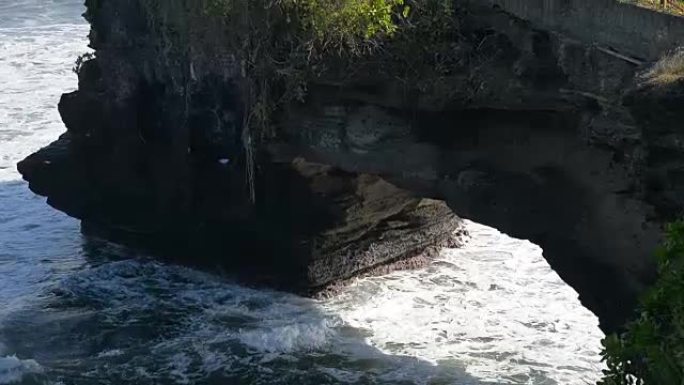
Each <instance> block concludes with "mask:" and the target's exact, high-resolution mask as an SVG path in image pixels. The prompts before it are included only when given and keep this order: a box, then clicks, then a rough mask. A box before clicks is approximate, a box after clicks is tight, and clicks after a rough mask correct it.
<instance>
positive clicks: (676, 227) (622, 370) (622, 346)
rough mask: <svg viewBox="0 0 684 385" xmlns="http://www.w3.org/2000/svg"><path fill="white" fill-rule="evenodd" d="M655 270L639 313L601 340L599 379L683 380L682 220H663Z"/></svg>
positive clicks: (664, 383) (624, 382) (646, 383)
mask: <svg viewBox="0 0 684 385" xmlns="http://www.w3.org/2000/svg"><path fill="white" fill-rule="evenodd" d="M658 273H659V278H658V280H657V281H656V283H655V284H654V286H653V287H652V288H651V289H650V290H649V291H648V293H647V294H646V295H645V296H644V297H643V299H642V301H641V306H640V309H639V310H640V313H639V318H638V319H636V320H635V321H632V322H631V323H629V324H628V325H627V328H626V331H625V332H624V333H622V334H621V335H619V336H618V335H611V336H608V337H607V338H606V339H605V340H604V341H603V344H604V352H603V357H604V360H605V361H606V363H607V365H608V370H607V371H605V378H604V380H603V381H601V382H599V384H601V385H681V384H684V222H676V223H673V224H671V225H670V226H668V229H667V240H666V242H665V245H664V246H663V248H662V249H661V250H660V251H659V252H658Z"/></svg>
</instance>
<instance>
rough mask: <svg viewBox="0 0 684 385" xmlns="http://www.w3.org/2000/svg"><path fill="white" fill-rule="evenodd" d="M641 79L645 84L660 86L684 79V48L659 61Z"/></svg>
mask: <svg viewBox="0 0 684 385" xmlns="http://www.w3.org/2000/svg"><path fill="white" fill-rule="evenodd" d="M642 78H643V80H644V81H645V82H646V83H650V84H653V85H660V86H663V85H667V84H671V83H674V82H675V81H678V80H681V79H684V48H680V49H678V50H676V51H674V52H673V53H672V54H670V55H667V56H665V57H663V58H662V59H660V60H659V61H658V62H657V63H656V64H654V65H653V67H651V69H649V70H648V71H647V72H645V73H644V74H643V75H642Z"/></svg>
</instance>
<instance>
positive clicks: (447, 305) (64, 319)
mask: <svg viewBox="0 0 684 385" xmlns="http://www.w3.org/2000/svg"><path fill="white" fill-rule="evenodd" d="M82 12H83V8H82V0H16V1H10V0H0V85H1V87H2V91H0V385H2V384H55V385H57V384H63V385H70V384H136V385H138V384H143V385H144V384H298V385H304V384H316V385H318V384H435V385H437V384H458V385H460V384H464V385H465V384H535V385H542V384H544V385H548V384H563V385H565V384H571V385H572V384H591V383H594V382H595V381H596V380H597V379H598V378H599V377H600V372H601V369H602V368H603V366H602V363H601V362H600V358H599V355H598V354H599V351H600V339H601V338H602V337H603V334H602V333H601V331H600V330H599V328H598V320H597V318H596V317H595V316H594V315H593V314H592V313H591V312H589V311H588V310H586V309H585V308H584V307H582V306H581V304H580V302H579V300H578V298H577V293H576V292H575V291H574V290H573V289H572V288H570V287H569V286H568V285H566V284H565V283H564V282H563V281H562V280H561V279H560V278H559V277H558V275H557V274H556V273H555V272H553V270H552V269H551V268H550V267H549V265H548V264H547V263H546V261H545V260H544V259H543V257H542V251H541V249H539V248H538V247H537V246H535V245H533V244H531V243H529V242H526V241H521V240H516V239H512V238H510V237H507V236H506V235H504V234H501V233H499V232H497V231H496V230H494V229H491V228H487V227H485V226H481V225H478V224H475V223H468V228H469V231H470V233H471V239H470V240H469V241H468V244H467V245H466V246H465V247H464V248H462V249H448V250H444V251H443V252H442V253H441V255H440V257H439V258H438V259H437V260H436V261H435V262H434V263H432V264H431V265H430V266H428V267H427V268H425V269H421V270H417V271H405V272H396V273H392V274H389V275H387V276H383V277H375V278H366V279H359V280H356V281H354V282H352V284H351V285H350V286H349V287H347V288H345V289H344V290H343V291H342V293H341V294H340V295H339V296H336V297H334V298H331V299H327V300H312V299H307V298H301V297H298V296H294V295H291V294H287V293H281V292H276V291H270V290H256V289H251V288H246V287H242V286H240V285H238V284H236V283H233V282H230V281H227V280H225V279H223V278H220V277H218V276H214V275H212V274H210V273H207V272H202V271H197V270H193V269H189V268H187V267H181V266H174V265H168V264H164V263H161V262H158V261H155V260H153V259H150V258H148V257H147V256H145V255H141V254H140V253H138V252H136V251H135V250H131V249H128V248H126V247H122V246H118V245H114V244H111V243H108V242H106V241H103V240H99V239H94V238H85V237H83V236H82V235H81V234H80V233H79V226H78V223H77V221H75V220H73V219H71V218H68V217H66V216H65V215H63V214H61V213H59V212H56V211H55V210H52V209H51V208H49V207H48V206H47V205H46V204H45V202H44V199H43V198H40V197H37V196H35V195H33V194H32V193H31V192H30V191H28V188H27V186H26V184H25V183H24V182H23V181H21V178H20V176H19V175H18V173H17V172H16V170H15V164H16V162H17V161H19V160H21V159H22V158H23V157H24V156H26V155H28V154H30V153H31V152H32V151H34V150H36V149H38V148H40V147H41V146H44V145H46V144H48V143H49V142H50V141H52V140H54V139H55V138H56V137H57V136H58V135H59V134H60V133H62V132H63V131H64V127H63V125H62V123H61V121H60V119H59V115H58V113H57V108H56V105H57V102H58V100H59V96H60V94H61V93H63V92H68V91H71V90H73V89H74V88H75V86H76V78H75V76H74V74H73V73H72V72H71V68H72V66H73V63H74V61H75V58H76V57H77V56H78V55H79V54H81V53H84V52H87V51H88V48H87V47H86V38H85V37H86V34H87V32H88V26H87V25H86V24H85V22H84V21H83V20H82V19H81V17H80V14H81V13H82Z"/></svg>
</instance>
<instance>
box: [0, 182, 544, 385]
mask: <svg viewBox="0 0 684 385" xmlns="http://www.w3.org/2000/svg"><path fill="white" fill-rule="evenodd" d="M0 207H2V212H0V245H1V247H0V276H2V280H0V309H2V310H0V383H1V381H2V377H3V375H7V374H8V373H10V372H11V371H15V372H17V371H22V370H23V371H25V373H22V374H23V376H21V377H22V380H21V382H19V383H21V384H26V385H28V384H50V383H61V384H65V385H67V384H141V385H142V384H176V383H192V384H336V383H354V384H486V382H482V381H481V380H478V379H477V378H474V377H472V376H470V375H468V374H467V373H466V372H465V370H464V367H463V364H462V363H460V362H456V361H448V360H447V361H442V362H439V363H437V364H433V363H430V362H427V361H423V360H420V359H417V358H413V357H406V356H397V355H390V354H385V353H383V352H382V351H380V350H378V349H376V348H374V347H372V346H369V345H368V343H367V342H366V340H365V337H366V336H368V334H369V333H370V331H366V330H360V329H355V328H352V327H350V326H348V325H345V323H344V322H343V321H342V320H341V319H339V317H338V316H336V314H334V312H332V311H330V310H328V309H326V308H325V306H323V305H322V304H321V303H320V302H316V301H313V300H310V299H306V298H302V297H298V296H295V295H291V294H286V293H281V292H276V291H269V290H256V289H251V288H246V287H244V286H240V285H237V284H235V283H232V282H230V281H227V280H224V279H222V278H219V277H217V276H214V275H212V274H207V273H203V272H200V271H197V270H193V269H189V268H185V267H181V266H176V265H169V264H163V263H160V262H158V261H155V260H152V259H149V258H146V257H144V256H140V255H137V254H136V253H135V252H134V251H133V250H130V249H127V248H126V247H122V246H116V245H113V244H111V243H109V242H106V241H103V240H99V239H88V238H84V237H83V236H81V235H80V232H79V226H78V222H77V221H75V220H73V219H71V218H68V217H66V216H64V215H62V214H61V213H58V212H56V211H55V210H52V209H50V208H49V207H48V206H47V205H46V204H45V203H44V200H43V199H41V198H39V197H36V196H34V195H33V194H31V193H30V192H29V191H28V189H27V188H26V185H25V183H23V182H20V181H12V182H3V183H0ZM13 356H16V357H17V358H18V359H16V360H14V361H11V362H10V364H12V363H14V366H12V365H9V366H8V364H7V362H5V363H4V365H5V367H3V361H2V360H3V359H5V361H7V358H9V357H11V358H13ZM3 357H4V358H3ZM22 360H23V361H22ZM30 360H35V362H36V363H37V364H38V365H40V368H42V369H36V368H35V367H34V366H33V365H27V363H32V362H33V361H30ZM3 370H4V372H3ZM15 374H16V373H15ZM511 380H512V381H511V382H512V383H515V382H517V381H515V379H511ZM526 383H527V382H526ZM534 383H535V384H552V383H554V382H552V381H549V380H548V379H545V378H543V376H542V375H540V378H538V379H534Z"/></svg>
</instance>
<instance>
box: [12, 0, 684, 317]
mask: <svg viewBox="0 0 684 385" xmlns="http://www.w3.org/2000/svg"><path fill="white" fill-rule="evenodd" d="M142 3H143V2H142V1H138V0H126V1H98V2H96V3H95V2H94V3H92V4H89V11H88V13H87V14H86V17H87V18H88V20H89V21H90V22H91V24H92V32H91V36H90V38H91V46H92V47H93V48H94V49H95V51H96V54H97V58H96V59H93V60H90V61H87V62H85V63H84V64H83V66H82V68H81V70H80V76H79V90H78V91H76V92H74V93H71V94H66V95H64V96H63V97H62V100H61V102H60V105H59V107H60V113H61V114H62V117H63V120H64V122H65V124H66V126H67V129H68V131H67V133H66V134H64V135H63V136H62V137H61V138H60V139H59V140H58V141H57V142H55V143H54V144H52V145H51V146H49V147H47V148H45V149H43V150H41V151H39V152H38V153H36V154H34V155H32V156H30V157H29V158H27V159H26V160H25V161H23V162H22V163H20V165H19V169H20V171H21V172H22V174H23V175H24V177H25V178H26V179H27V180H28V181H29V182H30V187H31V189H32V190H33V191H35V192H36V193H38V194H41V195H45V196H47V197H48V202H49V203H50V204H51V205H53V206H54V207H56V208H58V209H60V210H63V211H65V212H66V213H68V214H70V215H72V216H74V217H77V218H80V219H81V220H82V221H83V225H84V229H85V230H88V231H93V232H98V233H100V234H104V235H105V236H108V237H112V238H116V239H124V240H127V241H137V242H141V243H145V244H146V243H150V244H152V243H156V244H159V243H162V244H166V245H167V246H168V247H169V249H171V250H170V254H177V255H178V256H179V257H183V256H187V255H193V256H195V257H194V258H195V260H199V259H200V258H199V257H196V256H197V255H202V256H204V258H202V259H206V261H204V262H209V263H214V264H218V265H222V266H224V267H231V268H232V269H236V271H239V272H241V276H242V277H249V279H250V280H251V281H265V282H268V283H270V284H276V285H282V286H283V287H286V288H288V289H294V290H297V291H305V292H306V291H311V290H316V289H320V288H322V287H324V286H326V285H328V284H330V283H333V282H335V281H338V280H341V279H346V278H349V277H351V276H354V275H357V274H360V273H363V272H365V271H368V270H370V269H373V268H374V267H376V266H378V265H383V264H387V263H392V262H396V261H400V260H403V259H406V258H408V257H412V256H416V255H418V254H420V253H422V252H424V251H425V250H426V249H429V248H430V247H431V246H435V245H440V244H443V243H444V242H448V241H449V240H451V239H452V233H453V231H454V230H455V229H456V228H457V227H458V222H459V220H458V219H457V217H455V215H454V214H453V212H455V213H457V214H458V215H459V216H462V217H467V218H471V219H473V220H476V221H478V222H482V223H485V224H488V225H492V226H495V227H497V228H499V229H501V230H503V231H505V232H507V233H509V234H511V235H513V236H517V237H521V238H526V239H530V240H532V241H533V242H535V243H537V244H539V245H540V246H542V248H543V249H544V255H545V257H546V258H547V259H548V260H549V262H550V263H551V265H552V266H553V267H554V268H555V269H556V270H557V271H558V272H559V274H560V275H561V276H562V277H563V278H564V279H565V280H566V281H567V282H568V283H569V284H571V285H572V286H573V287H575V288H576V290H577V291H578V292H579V293H580V298H581V300H582V301H583V303H585V304H586V305H587V306H588V307H589V308H590V309H591V310H593V311H594V312H596V313H597V314H598V315H599V317H600V319H601V322H602V326H603V327H604V329H606V330H612V329H615V328H616V327H618V326H619V325H620V324H621V323H622V322H623V321H624V320H625V319H626V317H628V316H629V313H630V311H631V309H632V308H633V306H634V303H635V299H636V297H637V295H638V294H639V293H640V292H641V291H642V290H643V288H644V287H645V285H646V284H648V283H649V281H650V280H651V279H652V275H653V265H652V262H651V258H650V255H651V253H652V251H653V250H654V249H655V247H656V245H657V243H658V241H659V239H660V234H661V226H662V223H663V222H664V221H666V220H669V219H671V218H673V217H675V216H678V215H679V214H680V213H681V209H682V207H683V204H682V203H683V202H682V200H681V198H680V197H681V192H680V191H681V187H680V185H681V183H680V179H682V178H679V176H680V175H679V173H680V169H679V166H678V165H679V164H680V163H679V162H680V159H684V157H682V156H681V148H680V146H679V143H680V141H679V139H678V138H679V127H680V126H679V125H678V122H679V121H681V120H680V119H679V118H678V116H675V115H676V113H672V112H671V111H673V110H676V108H675V107H674V106H675V105H679V103H681V92H679V93H678V92H677V91H676V90H677V89H679V90H681V88H677V87H678V86H676V85H671V86H669V88H668V91H667V92H666V91H662V92H661V91H658V92H655V91H654V90H650V89H646V88H643V87H637V86H636V85H635V84H637V83H638V82H637V81H636V80H635V74H637V73H638V72H639V71H641V70H642V69H643V68H644V66H646V65H648V63H641V62H640V61H639V60H636V59H631V58H630V57H627V56H625V55H622V54H620V53H619V52H614V51H611V50H606V49H604V48H600V47H596V46H593V45H591V44H587V43H583V42H580V41H576V40H573V39H571V38H569V37H568V36H566V35H563V34H559V33H556V32H554V31H550V30H543V29H538V28H537V27H536V26H535V25H533V24H530V23H529V22H526V21H524V20H521V19H518V18H516V17H514V16H512V15H510V14H508V13H506V12H504V11H501V10H499V9H496V8H492V7H490V6H485V5H481V4H488V3H487V2H482V3H481V4H480V3H478V2H468V3H467V6H464V7H462V8H460V9H458V11H457V15H455V16H454V17H457V18H458V20H459V26H460V27H459V28H460V34H459V38H458V41H455V42H454V47H453V49H454V50H457V51H458V52H461V53H462V57H463V60H460V61H458V62H456V63H452V65H453V68H451V69H450V71H447V73H446V75H445V76H443V78H441V79H440V80H439V81H438V82H436V83H435V84H433V86H431V87H428V88H425V89H420V88H416V89H406V88H402V87H399V86H398V84H397V83H398V82H397V81H396V80H395V79H393V78H392V77H391V76H389V75H387V74H384V73H382V72H379V71H377V68H373V67H372V66H371V67H369V68H362V69H361V70H360V71H359V72H360V73H363V74H365V76H361V77H359V78H358V79H356V80H354V81H350V82H346V83H344V84H341V83H339V82H336V81H333V80H332V79H319V81H317V82H315V83H314V84H311V86H310V90H309V91H310V92H309V94H308V96H307V98H306V102H305V103H303V104H297V105H292V106H290V108H287V109H286V110H285V111H283V112H282V113H281V114H280V115H279V117H278V124H277V126H278V132H277V135H275V136H274V137H273V138H271V139H269V140H268V141H267V142H266V143H264V144H263V145H262V146H261V148H260V149H259V151H258V153H257V155H256V162H257V167H256V170H257V172H256V175H255V179H256V181H255V184H256V186H257V189H256V190H255V191H256V197H255V198H256V199H255V200H256V202H257V204H256V205H253V204H251V202H250V201H251V196H250V190H249V189H248V188H247V183H246V180H247V179H248V175H246V171H245V170H247V169H249V168H248V167H245V162H246V156H245V150H244V147H245V146H244V137H243V132H242V123H243V118H244V116H243V114H244V101H243V100H241V97H240V95H241V94H240V92H239V87H238V86H237V84H236V81H235V79H236V78H237V77H238V76H239V73H240V70H239V64H238V63H236V62H235V58H234V57H233V56H232V55H231V53H230V52H225V51H224V49H223V48H222V45H221V44H220V42H221V34H220V33H219V32H217V29H216V28H218V27H216V26H213V25H211V23H206V22H204V21H202V20H194V21H193V20H191V19H190V20H186V21H185V23H186V24H187V25H190V26H191V27H190V29H188V30H187V31H185V33H183V32H182V31H181V32H180V35H182V36H183V40H182V41H183V42H184V43H183V46H181V47H179V46H177V45H176V46H169V44H167V42H166V40H167V39H168V36H164V35H163V34H160V33H158V30H157V29H156V28H155V25H154V24H153V23H150V21H149V20H150V18H149V17H148V16H149V12H150V10H149V9H146V8H145V7H144V6H143V5H142ZM180 4H183V2H182V1H170V2H168V6H167V9H164V10H162V11H163V12H164V15H165V16H164V17H162V18H159V17H157V18H156V19H157V20H164V21H166V20H168V19H169V18H173V17H178V15H182V13H179V12H178V9H182V8H178V9H175V8H174V7H176V8H177V7H180ZM160 12H161V11H160ZM188 31H192V33H190V32H188ZM625 90H630V93H629V95H628V97H626V98H625V97H624V93H625ZM670 137H672V138H674V139H672V140H668V139H666V138H670ZM663 140H665V141H666V142H667V144H663ZM664 148H666V149H667V151H665V152H663V151H664V150H663V149H664ZM683 183H684V182H683ZM444 202H446V203H447V204H448V206H449V207H447V205H446V204H445V203H444ZM452 210H453V212H452ZM186 259H187V257H186Z"/></svg>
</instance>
